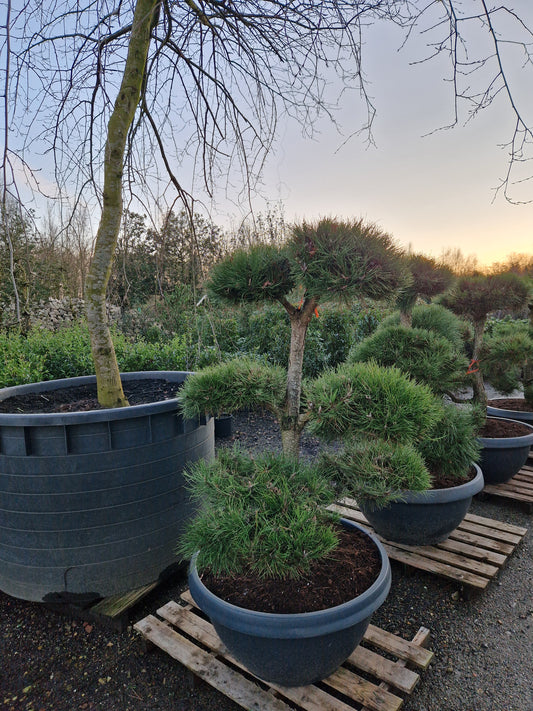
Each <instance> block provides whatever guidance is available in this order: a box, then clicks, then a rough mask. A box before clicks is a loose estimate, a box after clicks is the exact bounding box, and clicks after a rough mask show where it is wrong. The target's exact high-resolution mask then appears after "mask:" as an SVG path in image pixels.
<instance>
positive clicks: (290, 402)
mask: <svg viewBox="0 0 533 711" xmlns="http://www.w3.org/2000/svg"><path fill="white" fill-rule="evenodd" d="M317 303H318V302H317V301H316V300H315V299H309V300H306V301H305V302H304V304H303V306H302V307H301V308H299V309H293V310H291V311H289V318H290V322H291V345H290V351H289V365H288V368H287V395H286V399H285V412H284V413H283V415H282V417H281V422H280V427H281V444H282V447H283V452H284V454H287V455H289V456H291V457H295V458H296V459H298V457H299V454H300V438H301V435H302V430H303V428H304V426H305V420H304V419H303V418H302V416H301V414H300V403H301V397H302V372H303V358H304V349H305V337H306V334H307V328H308V326H309V323H310V321H311V318H312V317H313V314H314V313H315V309H316V306H317Z"/></svg>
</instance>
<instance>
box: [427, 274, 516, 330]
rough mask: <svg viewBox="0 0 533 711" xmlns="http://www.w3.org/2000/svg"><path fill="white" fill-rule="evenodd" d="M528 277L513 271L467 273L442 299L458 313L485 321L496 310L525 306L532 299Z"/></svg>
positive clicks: (442, 301) (508, 309)
mask: <svg viewBox="0 0 533 711" xmlns="http://www.w3.org/2000/svg"><path fill="white" fill-rule="evenodd" d="M528 295H529V287H528V284H527V282H526V280H525V279H524V278H522V277H520V276H518V275H517V274H514V273H512V272H507V273H499V274H489V275H484V274H475V275H473V276H464V277H461V278H460V279H458V280H457V282H456V284H455V285H454V286H453V287H452V289H450V291H449V292H448V293H447V294H444V296H443V297H442V299H441V303H442V304H443V305H444V306H445V307H446V308H448V309H451V310H452V311H453V312H454V313H455V314H457V315H459V316H464V317H465V318H468V319H470V320H471V321H474V322H476V321H484V320H485V319H486V317H487V316H488V314H490V313H491V312H492V311H497V310H505V311H510V312H512V311H514V310H517V309H521V308H523V307H524V306H525V305H526V303H527V299H528Z"/></svg>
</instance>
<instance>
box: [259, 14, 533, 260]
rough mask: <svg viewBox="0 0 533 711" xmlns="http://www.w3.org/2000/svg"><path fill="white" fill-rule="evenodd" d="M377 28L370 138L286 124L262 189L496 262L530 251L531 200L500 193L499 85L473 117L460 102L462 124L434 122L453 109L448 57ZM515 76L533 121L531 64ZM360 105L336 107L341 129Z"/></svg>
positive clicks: (311, 208)
mask: <svg viewBox="0 0 533 711" xmlns="http://www.w3.org/2000/svg"><path fill="white" fill-rule="evenodd" d="M522 5H523V3H522ZM528 14H529V15H533V9H532V8H531V6H530V9H529V11H528ZM375 40H376V42H375V46H368V45H367V47H366V49H367V50H368V51H367V58H368V62H367V68H368V72H367V74H368V77H369V90H370V93H371V95H372V97H373V99H374V103H375V106H376V109H377V116H376V120H375V124H374V129H373V133H374V139H375V146H371V147H367V145H366V143H365V141H364V138H363V137H361V136H354V137H353V138H351V140H349V141H348V143H346V144H345V145H342V143H343V137H342V136H340V135H339V134H338V133H337V132H336V130H335V129H334V128H332V126H331V125H329V124H328V123H327V122H323V123H322V124H321V125H320V133H319V135H317V136H316V138H315V139H314V140H309V139H304V138H302V137H301V135H300V132H299V129H298V127H297V126H296V125H294V124H289V125H286V126H284V127H283V128H282V131H281V132H280V134H279V141H278V144H277V146H276V149H275V151H274V153H273V154H272V156H271V159H270V160H269V162H268V169H267V171H266V173H265V193H268V195H269V197H270V198H271V199H272V200H280V201H282V203H283V205H284V207H285V216H286V218H287V219H288V220H292V219H294V218H296V219H301V218H306V219H313V218H316V217H320V216H325V215H337V216H342V217H352V216H353V217H360V216H363V217H365V218H368V219H369V220H371V221H373V222H377V223H378V224H379V225H380V226H381V227H382V228H383V229H384V230H386V231H388V232H390V233H391V234H393V236H394V237H395V238H396V239H397V240H398V241H399V242H400V243H401V244H402V245H403V246H407V245H409V244H411V246H412V248H413V250H415V251H422V252H425V253H427V254H431V255H433V256H439V255H440V254H441V252H442V250H443V249H446V248H459V249H460V250H461V251H462V253H463V254H464V255H469V254H476V255H477V257H478V259H479V261H480V263H483V264H490V263H492V262H494V261H499V260H503V259H505V257H506V256H507V255H509V254H510V253H513V252H517V253H533V203H529V204H518V205H513V204H510V203H509V202H508V201H506V199H505V198H504V196H503V194H501V193H500V194H498V195H496V196H495V188H496V187H497V186H498V184H499V183H500V180H501V179H502V178H503V177H504V176H505V173H506V170H507V157H508V151H507V149H505V148H502V147H501V146H502V144H505V143H507V142H508V141H509V140H510V138H511V136H512V132H513V126H514V117H513V115H512V112H511V109H510V106H509V104H508V102H507V101H506V99H505V97H504V96H503V94H500V96H499V97H498V98H497V100H496V101H495V102H494V104H493V105H492V106H490V107H488V108H487V109H486V110H484V111H482V112H481V113H480V114H478V115H477V116H476V117H475V118H474V119H473V120H472V121H470V122H466V119H467V118H468V114H467V107H466V106H464V105H460V110H461V115H460V119H461V120H460V122H459V125H457V126H455V127H454V128H451V129H444V130H438V129H440V128H441V127H442V126H446V125H447V124H449V123H451V122H452V120H453V92H452V89H451V85H450V83H449V82H446V81H445V78H444V77H446V76H449V70H448V68H447V67H445V66H444V64H440V66H439V64H438V63H436V62H433V63H425V64H417V65H412V66H410V65H409V61H410V60H411V59H413V58H420V56H423V54H424V48H423V43H422V42H421V41H417V42H415V43H412V44H411V45H410V46H409V47H408V48H406V49H403V50H401V51H397V47H398V46H399V36H398V35H396V34H395V33H394V32H390V31H384V30H383V29H382V28H380V29H379V31H376V33H375ZM510 79H511V80H512V88H513V90H514V91H515V93H516V97H517V100H518V101H519V106H520V108H521V110H523V111H524V115H526V116H527V117H528V118H529V125H533V91H532V89H533V83H532V81H533V75H532V73H531V72H530V71H526V70H524V71H523V72H522V71H517V72H515V73H514V74H512V75H511V76H510ZM358 111H359V112H360V111H361V107H360V102H359V101H357V97H354V98H353V100H352V101H351V102H349V105H347V106H346V107H345V108H344V109H343V111H342V112H341V119H342V123H343V124H344V127H345V129H346V131H345V132H346V133H348V132H349V130H350V124H351V125H352V126H354V125H355V127H357V120H358V116H357V112H358ZM465 122H466V125H465ZM427 134H429V135H427ZM532 173H533V165H530V166H528V165H526V166H524V169H523V170H522V173H521V174H520V173H517V176H516V177H519V176H520V177H528V176H529V175H530V174H532ZM510 192H511V195H512V196H513V197H514V198H515V199H516V200H521V201H528V200H532V199H533V181H532V180H529V181H527V182H525V183H520V184H517V185H516V186H514V187H513V186H512V187H511V190H510Z"/></svg>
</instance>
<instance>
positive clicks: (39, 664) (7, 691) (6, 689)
mask: <svg viewBox="0 0 533 711" xmlns="http://www.w3.org/2000/svg"><path fill="white" fill-rule="evenodd" d="M231 440H232V441H233V440H238V441H240V442H241V443H242V444H244V445H245V446H247V447H249V448H251V449H254V448H255V449H262V448H270V449H276V448H279V437H278V435H277V429H276V427H275V425H274V424H273V423H272V421H271V419H270V418H268V417H262V416H256V415H239V416H237V417H236V418H235V421H234V436H233V437H232V438H231ZM228 444H231V442H230V441H227V440H226V441H221V442H218V444H217V446H227V445H228ZM303 447H304V450H305V452H307V453H309V454H310V455H313V454H315V453H316V451H317V449H318V443H317V442H316V441H315V440H312V439H311V438H308V437H305V438H304V442H303ZM471 511H472V512H474V513H477V514H480V515H482V516H488V517H490V518H496V519H500V520H503V521H507V522H508V523H513V524H516V525H518V526H524V527H529V528H531V516H530V515H528V514H527V513H526V512H525V511H524V510H523V509H522V508H521V507H520V506H519V505H518V504H512V503H509V504H506V503H504V502H503V500H497V499H494V498H493V499H487V500H485V501H478V500H475V501H474V503H473V506H472V509H471ZM532 548H533V546H532V537H531V530H529V531H528V534H527V536H526V537H525V539H524V540H523V541H522V543H521V544H520V546H519V547H518V549H517V550H516V551H515V553H514V554H513V555H512V556H511V558H510V560H509V562H508V564H507V566H506V567H505V568H504V569H503V570H502V571H501V573H500V574H499V576H498V578H497V579H496V580H495V581H493V582H492V583H490V585H489V587H488V588H487V590H485V591H484V592H483V593H481V594H477V595H474V596H473V597H472V599H471V600H464V599H463V598H462V596H461V594H460V591H459V589H458V587H457V586H456V585H454V584H452V583H447V582H444V581H443V580H442V579H440V578H437V577H435V576H431V575H429V574H424V573H419V572H416V573H414V572H409V571H407V570H405V569H403V567H401V566H398V565H396V564H395V563H394V562H393V564H392V566H393V585H392V590H391V593H390V595H389V597H388V598H387V600H386V601H385V603H384V604H383V606H382V607H381V608H380V610H378V612H377V613H376V614H375V617H374V618H373V622H375V623H376V624H377V625H379V626H381V627H383V628H384V629H386V630H389V631H390V632H393V633H395V634H399V635H401V636H403V637H406V638H410V637H412V636H413V635H414V634H415V632H416V631H417V630H418V628H419V627H420V626H425V627H428V628H429V629H430V630H431V643H430V646H431V648H432V649H433V650H434V652H435V657H434V661H433V663H432V665H431V666H430V668H429V669H428V670H426V671H425V672H423V673H422V678H421V682H420V684H419V686H418V687H417V688H416V689H415V691H414V693H413V695H412V696H411V697H408V698H407V700H406V703H405V706H404V708H405V711H533V692H532V678H533V676H532V670H533V600H532V579H533V572H532V569H533V565H532ZM185 588H186V582H185V579H184V578H183V577H182V578H180V579H177V580H173V581H172V582H171V583H167V584H166V585H164V586H161V587H159V588H158V589H157V590H155V591H154V592H153V593H152V594H151V595H150V596H149V597H147V598H145V599H144V600H143V601H142V603H140V604H139V605H138V606H137V607H136V608H135V610H134V611H133V615H132V618H133V619H132V621H133V622H135V621H137V620H139V619H141V618H142V617H144V616H146V615H147V614H148V613H152V612H155V610H157V608H158V607H160V606H161V605H163V604H165V603H166V602H168V601H169V600H170V599H177V597H178V596H179V593H180V592H181V591H182V590H183V589H185ZM0 626H1V628H0V659H1V666H0V705H1V708H2V709H6V710H10V711H41V709H46V710H47V711H48V710H50V711H74V710H75V709H80V710H81V711H94V710H96V709H105V710H106V711H156V710H158V709H161V710H164V711H167V710H168V711H170V710H171V709H172V711H236V710H237V709H238V708H239V707H238V706H236V705H235V704H233V703H231V702H229V701H228V700H227V699H226V698H225V697H223V696H222V695H221V694H218V693H217V692H215V691H213V690H212V689H211V688H210V687H209V686H208V685H206V684H204V683H195V682H194V680H193V679H192V677H191V675H190V674H189V673H188V672H187V670H185V669H184V668H183V667H182V666H181V665H180V664H178V663H177V662H175V661H174V660H172V659H171V658H169V657H168V656H167V655H165V654H163V653H162V652H160V651H159V650H156V651H152V652H150V653H144V651H143V647H142V644H141V643H140V640H139V637H138V635H137V634H136V633H135V632H134V631H133V630H132V629H131V627H130V628H128V629H127V630H126V631H125V632H122V633H117V632H113V631H108V630H106V629H104V628H102V627H100V626H98V625H96V624H87V623H84V622H83V621H82V620H69V619H67V618H65V617H61V616H59V615H57V614H55V613H53V612H51V611H49V610H47V609H45V608H43V607H42V606H40V605H38V604H36V603H29V602H24V601H21V600H16V599H13V598H10V597H8V596H7V595H4V594H3V593H0Z"/></svg>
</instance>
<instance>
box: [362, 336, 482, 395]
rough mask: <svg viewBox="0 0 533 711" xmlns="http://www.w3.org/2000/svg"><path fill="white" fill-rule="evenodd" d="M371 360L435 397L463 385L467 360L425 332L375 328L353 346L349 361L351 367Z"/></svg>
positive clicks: (444, 342)
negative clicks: (421, 385) (423, 386)
mask: <svg viewBox="0 0 533 711" xmlns="http://www.w3.org/2000/svg"><path fill="white" fill-rule="evenodd" d="M371 360H374V361H375V362H376V363H378V364H379V365H383V366H395V367H397V368H399V369H400V370H401V371H402V372H403V373H405V374H406V375H408V376H409V377H410V378H412V379H413V380H415V381H416V382H418V383H425V384H426V385H429V387H430V388H431V389H432V390H433V392H434V393H437V394H444V393H446V392H449V391H452V390H455V389H457V387H458V386H460V385H462V384H463V382H464V378H465V373H466V371H467V369H468V361H467V359H466V356H465V355H461V354H459V353H457V352H456V351H455V349H454V347H453V345H452V344H451V342H450V341H448V340H447V339H446V338H443V337H442V336H438V335H437V334H436V333H435V332H433V331H428V330H426V329H421V328H407V327H405V326H399V325H398V326H388V327H386V328H378V330H377V331H375V332H374V333H373V334H372V335H371V336H369V337H368V338H365V340H364V341H362V342H361V343H359V344H358V345H356V346H355V347H354V348H353V350H352V351H351V353H350V356H349V358H348V361H349V362H352V363H355V362H368V361H371Z"/></svg>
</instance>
